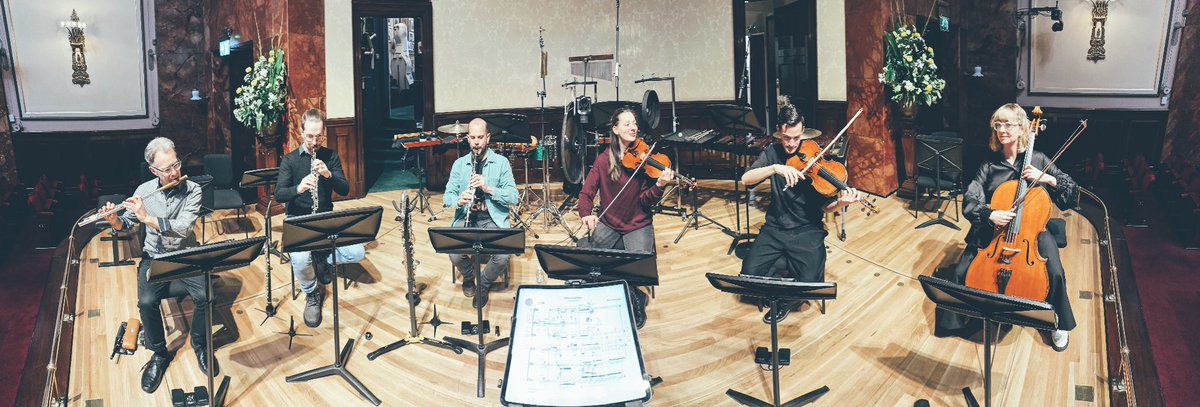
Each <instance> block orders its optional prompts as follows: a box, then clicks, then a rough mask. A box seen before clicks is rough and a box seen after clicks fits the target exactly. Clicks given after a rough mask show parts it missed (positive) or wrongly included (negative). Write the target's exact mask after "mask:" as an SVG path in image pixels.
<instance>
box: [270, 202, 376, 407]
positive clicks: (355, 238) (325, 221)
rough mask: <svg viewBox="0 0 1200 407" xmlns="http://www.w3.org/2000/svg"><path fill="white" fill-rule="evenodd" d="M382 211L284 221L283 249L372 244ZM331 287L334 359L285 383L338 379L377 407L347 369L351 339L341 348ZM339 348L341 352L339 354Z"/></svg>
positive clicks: (373, 209)
mask: <svg viewBox="0 0 1200 407" xmlns="http://www.w3.org/2000/svg"><path fill="white" fill-rule="evenodd" d="M382 215H383V207H380V206H372V207H365V208H355V209H347V210H341V211H334V212H323V213H316V214H312V215H303V216H296V217H292V218H289V219H286V220H284V221H283V247H284V250H287V251H289V252H300V251H312V250H317V249H321V248H327V249H328V250H329V251H330V253H335V252H336V250H337V248H338V247H341V246H349V245H353V244H359V243H366V242H370V241H372V240H375V236H376V235H377V234H378V233H379V224H380V221H381V220H382ZM337 258H338V256H336V255H334V256H333V262H332V264H331V267H332V268H333V270H334V273H335V275H334V278H335V279H336V277H337V275H336V273H337V270H338V268H337ZM330 286H332V287H333V356H334V362H333V364H332V365H328V366H322V367H318V368H315V369H311V370H308V371H305V372H301V373H297V374H294V375H291V376H288V377H287V378H286V379H285V380H286V381H287V382H288V383H295V382H306V381H309V380H313V379H318V378H322V377H326V376H331V375H338V376H341V378H342V380H345V381H346V382H347V383H348V384H350V387H353V388H354V390H356V391H358V394H359V395H360V396H362V398H364V399H366V400H367V401H369V402H370V403H371V404H373V405H376V406H378V405H379V404H380V400H379V398H378V397H375V394H374V393H371V390H369V389H367V387H366V386H364V385H363V384H362V382H360V381H359V380H358V378H357V377H354V374H353V373H350V371H349V370H348V369H347V368H346V363H347V362H349V359H350V351H351V350H352V349H353V348H354V339H349V340H347V341H346V346H345V347H341V346H340V345H341V336H340V332H341V322H340V320H339V318H338V309H339V303H338V284H337V283H336V281H335V282H334V284H330ZM339 348H340V351H339Z"/></svg>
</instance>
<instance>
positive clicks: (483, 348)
mask: <svg viewBox="0 0 1200 407" xmlns="http://www.w3.org/2000/svg"><path fill="white" fill-rule="evenodd" d="M442 340H444V341H446V342H449V343H450V344H451V345H455V346H458V347H459V348H462V350H465V351H469V352H474V353H475V354H476V355H478V356H479V375H478V378H479V382H478V385H477V386H476V393H475V396H476V397H479V398H483V372H484V364H485V363H487V354H488V353H490V352H491V351H494V350H496V349H500V348H503V347H505V346H508V338H502V339H497V340H495V341H492V342H488V343H482V344H477V343H472V342H469V341H466V340H463V339H459V338H451V337H449V336H446V337H443V338H442Z"/></svg>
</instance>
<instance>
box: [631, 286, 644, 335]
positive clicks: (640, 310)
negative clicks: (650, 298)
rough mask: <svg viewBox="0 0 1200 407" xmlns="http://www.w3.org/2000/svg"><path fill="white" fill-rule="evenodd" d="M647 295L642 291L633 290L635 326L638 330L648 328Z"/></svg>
mask: <svg viewBox="0 0 1200 407" xmlns="http://www.w3.org/2000/svg"><path fill="white" fill-rule="evenodd" d="M646 302H647V298H646V293H644V292H642V290H638V289H634V290H633V324H634V325H635V326H637V329H642V327H643V326H646Z"/></svg>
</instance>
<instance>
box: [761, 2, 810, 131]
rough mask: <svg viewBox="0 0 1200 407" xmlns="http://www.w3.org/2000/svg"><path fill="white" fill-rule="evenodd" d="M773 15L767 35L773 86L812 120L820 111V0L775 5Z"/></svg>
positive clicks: (805, 116)
mask: <svg viewBox="0 0 1200 407" xmlns="http://www.w3.org/2000/svg"><path fill="white" fill-rule="evenodd" d="M772 17H773V18H771V19H769V20H768V24H767V25H768V28H767V35H768V37H769V44H768V46H769V47H771V50H770V51H771V52H770V54H771V55H772V56H774V58H775V59H774V64H773V68H774V70H773V73H774V75H773V76H774V77H775V79H776V82H775V83H774V84H773V85H774V87H775V89H776V90H777V92H778V94H779V95H780V96H787V97H788V98H789V99H790V100H791V102H792V104H793V105H795V106H796V109H798V110H799V111H800V114H802V115H804V118H805V119H807V120H813V119H815V118H816V112H817V3H816V2H813V1H797V2H794V3H792V4H788V5H786V6H783V7H778V8H776V9H775V14H774V15H773V16H772ZM777 22H786V23H780V24H776V23H777ZM769 85H770V84H769ZM771 102H772V103H773V102H774V101H771Z"/></svg>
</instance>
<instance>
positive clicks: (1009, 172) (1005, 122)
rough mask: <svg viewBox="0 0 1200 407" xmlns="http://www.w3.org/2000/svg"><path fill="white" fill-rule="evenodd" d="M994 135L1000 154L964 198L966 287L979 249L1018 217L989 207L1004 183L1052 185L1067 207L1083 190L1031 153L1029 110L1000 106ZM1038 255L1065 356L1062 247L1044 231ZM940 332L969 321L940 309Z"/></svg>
mask: <svg viewBox="0 0 1200 407" xmlns="http://www.w3.org/2000/svg"><path fill="white" fill-rule="evenodd" d="M991 127H992V136H991V139H990V141H989V143H988V144H989V147H991V149H992V151H994V152H996V153H995V154H993V155H992V156H991V157H989V158H988V159H987V160H986V161H984V162H983V163H982V164H980V166H979V170H978V171H977V172H976V173H975V178H974V179H973V180H971V183H970V184H969V185H968V186H967V192H966V194H964V195H963V202H962V204H963V215H964V216H966V218H967V220H969V221H970V222H971V230H970V232H968V233H967V237H966V241H967V248H966V250H964V251H963V254H962V259H961V260H960V261H959V263H958V266H957V267H955V270H954V273H955V274H954V279H955V280H954V281H955V282H958V283H963V281H964V280H965V278H966V275H967V269H968V268H969V267H970V265H971V262H972V261H973V260H974V259H975V257H976V254H978V252H979V248H981V247H986V246H988V244H989V243H990V242H991V240H992V238H993V237H994V236H995V233H996V228H998V227H1003V226H1006V225H1008V223H1009V222H1010V221H1012V220H1013V218H1014V217H1015V215H1016V214H1015V213H1014V212H1012V211H1008V210H998V209H997V210H993V209H992V208H991V207H990V206H989V202H991V200H992V194H993V193H995V191H996V189H997V188H998V187H999V186H1000V184H1003V183H1004V182H1005V181H1010V180H1015V179H1018V178H1020V179H1024V180H1028V181H1030V182H1036V183H1038V184H1041V185H1044V186H1046V187H1047V191H1048V192H1050V194H1049V195H1050V197H1051V200H1052V201H1054V203H1055V204H1056V205H1058V207H1060V208H1063V207H1068V206H1069V205H1070V203H1071V202H1075V199H1076V197H1077V196H1078V193H1079V190H1078V188H1077V186H1076V184H1075V181H1074V180H1072V179H1071V177H1070V176H1068V175H1067V174H1066V173H1064V172H1062V171H1061V170H1059V169H1058V167H1055V166H1054V165H1050V166H1049V168H1047V169H1046V172H1042V171H1041V170H1040V168H1045V167H1046V164H1048V163H1049V162H1050V158H1049V157H1046V155H1045V154H1042V153H1041V152H1038V151H1034V150H1027V146H1028V144H1029V118H1028V117H1026V115H1025V110H1023V109H1022V108H1021V106H1018V105H1017V104H1016V103H1009V104H1006V105H1004V106H1001V107H1000V108H999V109H996V111H995V112H994V113H992V119H991ZM1024 154H1033V157H1031V158H1032V164H1031V165H1027V166H1025V167H1024V168H1019V169H1018V168H1017V167H1018V166H1020V165H1021V163H1022V162H1023V161H1024ZM1037 246H1038V251H1039V252H1040V254H1041V255H1042V256H1044V257H1045V258H1046V272H1047V274H1048V277H1049V282H1050V290H1049V292H1048V294H1047V297H1046V302H1047V303H1050V305H1052V306H1054V312H1055V313H1056V314H1058V327H1059V330H1057V331H1055V332H1053V333H1052V334H1050V336H1051V338H1050V341H1049V342H1050V343H1051V346H1052V347H1053V348H1054V349H1055V350H1057V351H1059V352H1061V351H1063V350H1065V349H1066V348H1067V331H1070V330H1071V329H1074V328H1075V316H1074V314H1072V313H1071V302H1070V301H1069V298H1068V296H1067V288H1066V279H1065V278H1064V273H1063V266H1062V261H1061V260H1060V258H1059V254H1058V245H1057V244H1056V243H1055V241H1054V237H1053V236H1052V235H1051V234H1050V233H1048V232H1046V231H1043V232H1041V234H1039V235H1038V239H1037ZM937 321H938V322H937V326H936V329H935V334H937V335H939V336H946V335H951V334H954V333H955V331H960V330H962V329H963V328H964V327H965V325H966V322H967V317H963V316H960V315H958V314H954V313H950V312H943V311H941V310H938V317H937Z"/></svg>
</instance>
